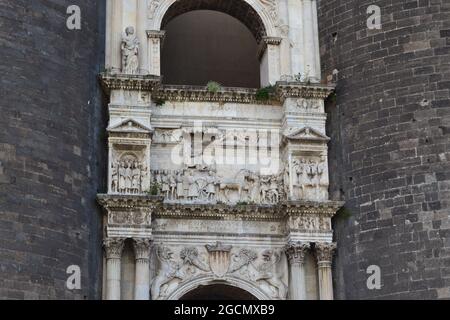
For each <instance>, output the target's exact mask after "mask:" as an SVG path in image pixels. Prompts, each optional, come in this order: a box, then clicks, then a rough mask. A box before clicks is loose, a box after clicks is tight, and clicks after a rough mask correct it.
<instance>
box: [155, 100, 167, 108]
mask: <svg viewBox="0 0 450 320" xmlns="http://www.w3.org/2000/svg"><path fill="white" fill-rule="evenodd" d="M153 102H154V103H155V105H156V106H158V107H162V106H163V105H165V104H166V100H164V99H162V98H156V99H154V100H153Z"/></svg>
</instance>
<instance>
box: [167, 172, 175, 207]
mask: <svg viewBox="0 0 450 320" xmlns="http://www.w3.org/2000/svg"><path fill="white" fill-rule="evenodd" d="M168 174H169V176H168V179H169V188H170V199H172V200H174V199H176V194H175V192H176V189H177V181H176V178H175V174H174V173H173V172H169V173H168Z"/></svg>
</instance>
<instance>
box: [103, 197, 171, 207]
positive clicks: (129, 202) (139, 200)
mask: <svg viewBox="0 0 450 320" xmlns="http://www.w3.org/2000/svg"><path fill="white" fill-rule="evenodd" d="M97 201H98V202H99V203H100V205H101V206H102V207H103V208H105V209H106V210H124V209H137V208H145V209H149V210H153V209H155V208H156V207H157V206H158V205H160V204H161V203H162V202H163V201H164V199H163V197H161V196H138V195H134V196H133V195H108V194H99V195H97Z"/></svg>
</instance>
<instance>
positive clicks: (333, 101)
mask: <svg viewBox="0 0 450 320" xmlns="http://www.w3.org/2000/svg"><path fill="white" fill-rule="evenodd" d="M328 99H329V100H330V101H331V102H332V103H336V101H337V97H336V92H334V91H333V92H332V93H331V94H330V96H329V97H328Z"/></svg>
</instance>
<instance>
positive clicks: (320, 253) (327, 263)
mask: <svg viewBox="0 0 450 320" xmlns="http://www.w3.org/2000/svg"><path fill="white" fill-rule="evenodd" d="M315 249H316V257H317V265H318V272H319V293H320V300H333V276H332V272H331V266H332V261H333V254H334V251H335V250H336V244H335V243H316V247H315Z"/></svg>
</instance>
